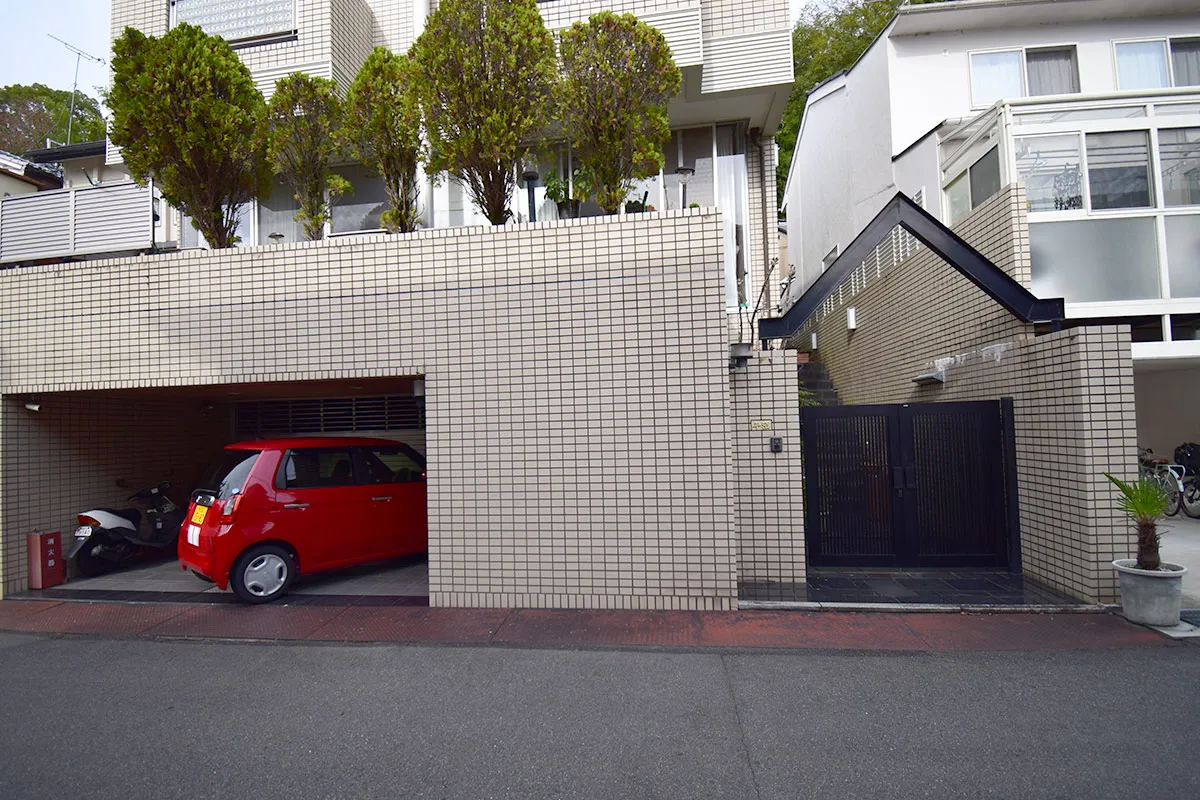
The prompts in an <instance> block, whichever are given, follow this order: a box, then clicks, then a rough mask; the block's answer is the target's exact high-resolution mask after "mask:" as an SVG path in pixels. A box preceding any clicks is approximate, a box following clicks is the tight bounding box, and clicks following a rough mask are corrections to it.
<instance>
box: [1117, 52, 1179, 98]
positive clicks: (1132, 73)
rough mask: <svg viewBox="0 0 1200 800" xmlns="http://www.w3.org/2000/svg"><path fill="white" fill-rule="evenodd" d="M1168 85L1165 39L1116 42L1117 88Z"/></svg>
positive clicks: (1162, 86)
mask: <svg viewBox="0 0 1200 800" xmlns="http://www.w3.org/2000/svg"><path fill="white" fill-rule="evenodd" d="M1170 85H1171V79H1170V76H1169V75H1168V74H1167V43H1166V42H1165V41H1157V42H1118V43H1117V86H1118V87H1119V88H1121V89H1162V88H1164V87H1166V86H1170Z"/></svg>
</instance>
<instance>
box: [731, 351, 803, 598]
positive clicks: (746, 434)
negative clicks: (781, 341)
mask: <svg viewBox="0 0 1200 800" xmlns="http://www.w3.org/2000/svg"><path fill="white" fill-rule="evenodd" d="M730 383H731V384H732V390H733V475H734V480H733V482H732V483H733V489H734V492H735V497H734V519H735V521H736V527H737V539H738V559H737V568H738V580H740V581H742V582H743V583H745V582H750V581H753V582H764V581H769V582H782V583H803V582H804V566H805V565H804V506H803V493H802V492H801V490H800V471H801V464H800V453H801V450H800V397H799V393H798V388H799V387H798V383H797V379H796V353H795V351H793V350H773V351H769V352H765V353H760V354H757V355H756V356H755V357H754V358H751V359H750V361H749V363H748V364H747V365H746V367H744V368H742V369H739V370H735V371H734V372H732V373H730ZM768 426H769V429H768V430H764V428H767V427H768ZM771 437H781V438H782V439H783V452H781V453H773V452H771V449H770V440H771Z"/></svg>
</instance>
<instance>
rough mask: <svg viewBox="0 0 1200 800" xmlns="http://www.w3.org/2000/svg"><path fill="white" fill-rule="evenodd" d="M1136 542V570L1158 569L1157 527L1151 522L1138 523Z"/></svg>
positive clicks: (1159, 563)
mask: <svg viewBox="0 0 1200 800" xmlns="http://www.w3.org/2000/svg"><path fill="white" fill-rule="evenodd" d="M1137 540H1138V541H1137V568H1138V569H1158V568H1159V566H1160V565H1161V564H1162V560H1161V559H1160V558H1159V556H1158V526H1157V525H1156V524H1155V523H1153V522H1139V523H1138V526H1137Z"/></svg>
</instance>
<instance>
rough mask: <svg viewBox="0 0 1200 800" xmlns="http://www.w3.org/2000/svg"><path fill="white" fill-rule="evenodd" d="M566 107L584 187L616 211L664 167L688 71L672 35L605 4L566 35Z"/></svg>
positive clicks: (563, 54)
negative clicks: (679, 63)
mask: <svg viewBox="0 0 1200 800" xmlns="http://www.w3.org/2000/svg"><path fill="white" fill-rule="evenodd" d="M560 48H561V57H562V65H563V80H562V84H561V100H560V105H561V109H562V110H561V113H562V118H563V124H564V126H565V129H566V133H567V136H568V137H569V138H570V140H571V147H572V148H573V150H572V152H573V155H574V157H575V158H576V159H577V160H578V162H579V165H580V171H579V177H580V180H581V182H582V184H583V187H582V188H583V191H584V193H585V194H586V195H587V196H588V197H590V198H592V200H594V201H595V202H596V204H597V205H599V206H600V207H601V208H603V209H604V210H605V211H606V212H608V213H609V214H615V213H617V210H618V209H620V207H621V203H623V202H624V201H625V198H626V197H627V196H628V195H629V191H630V189H632V188H633V182H634V181H635V180H637V179H640V178H646V177H649V176H651V175H657V174H658V172H659V170H661V169H662V168H663V145H664V144H665V143H666V142H667V140H668V139H669V138H670V137H671V126H670V122H669V120H668V118H667V102H668V101H669V100H670V99H671V98H672V97H674V96H675V95H676V94H678V93H679V85H680V81H681V76H680V74H679V68H678V67H676V66H675V61H674V59H672V58H671V49H670V48H669V47H668V46H667V40H666V39H665V38H664V37H663V35H662V33H660V32H659V31H658V30H657V29H656V28H652V27H651V26H649V25H647V24H646V23H645V22H642V21H641V20H640V19H638V18H637V17H635V16H634V15H632V14H614V13H613V12H611V11H601V12H600V13H598V14H593V15H592V16H591V17H589V18H588V20H587V21H586V22H576V23H575V24H574V25H572V26H571V27H570V28H568V29H567V30H566V31H564V32H563V34H562V37H561V39H560Z"/></svg>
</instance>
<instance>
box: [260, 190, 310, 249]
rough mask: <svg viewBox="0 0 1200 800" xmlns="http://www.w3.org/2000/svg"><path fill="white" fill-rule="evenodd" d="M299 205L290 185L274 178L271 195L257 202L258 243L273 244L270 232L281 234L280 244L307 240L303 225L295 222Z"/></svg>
mask: <svg viewBox="0 0 1200 800" xmlns="http://www.w3.org/2000/svg"><path fill="white" fill-rule="evenodd" d="M299 205H300V204H299V203H297V202H296V195H295V193H294V192H293V191H292V187H291V186H289V185H288V184H287V183H285V182H284V181H282V180H279V179H278V178H276V180H275V182H274V183H273V184H272V186H271V196H270V197H266V198H263V199H262V200H259V202H258V243H259V244H273V243H274V242H275V240H274V239H272V238H271V234H272V233H282V234H283V238H282V239H280V240H279V243H280V244H287V243H289V242H304V241H307V240H308V236H307V235H305V233H304V227H303V226H302V225H301V224H300V223H299V222H296V212H297V211H298V210H299Z"/></svg>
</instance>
